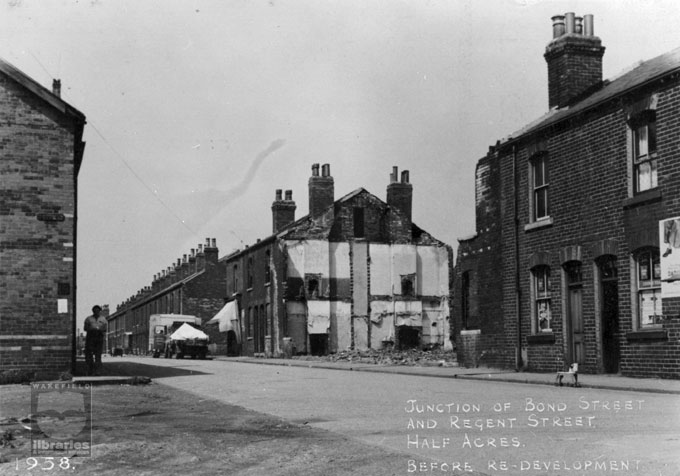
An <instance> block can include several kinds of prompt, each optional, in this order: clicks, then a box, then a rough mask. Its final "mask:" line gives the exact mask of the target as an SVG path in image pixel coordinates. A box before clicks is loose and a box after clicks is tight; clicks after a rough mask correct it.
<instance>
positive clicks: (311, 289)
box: [305, 274, 321, 299]
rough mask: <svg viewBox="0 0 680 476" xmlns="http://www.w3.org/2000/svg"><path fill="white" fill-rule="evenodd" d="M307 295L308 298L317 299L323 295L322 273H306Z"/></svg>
mask: <svg viewBox="0 0 680 476" xmlns="http://www.w3.org/2000/svg"><path fill="white" fill-rule="evenodd" d="M305 281H306V287H305V289H306V296H307V299H317V298H318V297H319V296H320V295H321V291H320V286H321V275H320V274H306V275H305Z"/></svg>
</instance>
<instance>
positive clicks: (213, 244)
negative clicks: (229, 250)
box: [212, 238, 217, 248]
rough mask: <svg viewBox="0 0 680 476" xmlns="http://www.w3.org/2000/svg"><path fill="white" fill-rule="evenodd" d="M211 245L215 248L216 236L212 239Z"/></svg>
mask: <svg viewBox="0 0 680 476" xmlns="http://www.w3.org/2000/svg"><path fill="white" fill-rule="evenodd" d="M212 247H213V248H217V239H216V238H213V239H212Z"/></svg>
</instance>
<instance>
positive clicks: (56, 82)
mask: <svg viewBox="0 0 680 476" xmlns="http://www.w3.org/2000/svg"><path fill="white" fill-rule="evenodd" d="M52 94H54V95H55V96H57V97H61V79H53V80H52Z"/></svg>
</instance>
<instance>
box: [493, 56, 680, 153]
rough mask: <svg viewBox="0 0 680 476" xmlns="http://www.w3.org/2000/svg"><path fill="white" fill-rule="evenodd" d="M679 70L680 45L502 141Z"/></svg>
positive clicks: (564, 117)
mask: <svg viewBox="0 0 680 476" xmlns="http://www.w3.org/2000/svg"><path fill="white" fill-rule="evenodd" d="M678 71H680V48H676V49H674V50H671V51H669V52H668V53H664V54H662V55H660V56H657V57H656V58H652V59H650V60H648V61H643V62H640V63H638V64H637V65H635V66H634V67H633V68H631V69H630V70H629V71H627V72H625V73H623V74H621V75H620V76H618V77H616V78H613V79H611V80H606V81H604V82H603V85H602V87H601V88H600V89H598V90H597V91H595V92H594V93H592V94H590V95H589V96H587V97H586V98H584V99H582V100H581V101H579V102H577V103H576V104H574V105H573V106H571V107H566V108H561V109H553V110H551V111H550V112H548V113H547V114H546V115H544V116H542V117H540V118H539V119H537V120H536V121H533V122H531V123H529V124H527V125H526V126H524V127H523V128H522V129H520V130H519V131H517V132H515V133H513V134H511V135H510V136H509V137H507V138H506V139H505V140H504V141H502V142H504V143H509V142H513V141H514V140H517V139H519V138H520V137H522V136H524V135H527V134H533V133H536V132H539V131H540V130H542V129H546V128H548V127H550V126H553V125H555V124H557V123H559V122H562V121H565V120H567V119H569V118H572V117H574V116H576V115H578V114H581V113H584V112H586V111H588V110H591V109H593V108H595V107H597V106H600V105H602V104H604V103H606V102H608V101H611V100H613V99H616V98H619V97H621V96H623V95H624V94H626V93H628V92H630V91H632V90H633V89H636V88H639V87H641V86H644V85H646V84H649V83H651V82H654V81H657V80H659V79H661V78H663V77H665V76H668V75H671V74H673V73H676V72H678Z"/></svg>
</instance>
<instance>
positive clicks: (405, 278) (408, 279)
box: [401, 274, 416, 297]
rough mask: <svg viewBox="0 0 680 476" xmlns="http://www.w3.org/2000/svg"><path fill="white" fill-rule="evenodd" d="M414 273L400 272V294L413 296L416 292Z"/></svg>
mask: <svg viewBox="0 0 680 476" xmlns="http://www.w3.org/2000/svg"><path fill="white" fill-rule="evenodd" d="M415 289H416V275H415V274H402V275H401V295H402V296H410V297H413V296H415V294H416V291H415Z"/></svg>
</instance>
